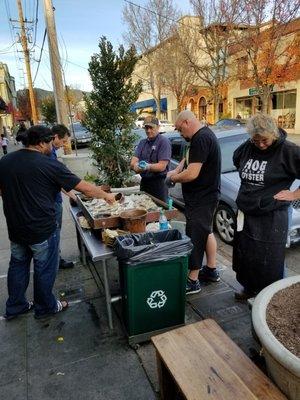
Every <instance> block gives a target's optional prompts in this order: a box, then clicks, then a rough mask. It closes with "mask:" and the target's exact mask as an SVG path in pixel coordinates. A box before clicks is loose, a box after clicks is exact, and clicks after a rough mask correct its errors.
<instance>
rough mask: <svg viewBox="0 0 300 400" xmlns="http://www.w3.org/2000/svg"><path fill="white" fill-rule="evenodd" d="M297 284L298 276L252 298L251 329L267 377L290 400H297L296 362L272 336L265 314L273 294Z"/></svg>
mask: <svg viewBox="0 0 300 400" xmlns="http://www.w3.org/2000/svg"><path fill="white" fill-rule="evenodd" d="M297 282H300V275H297V276H293V277H290V278H285V279H282V280H280V281H278V282H275V283H273V284H272V285H270V286H268V287H266V288H265V289H264V290H262V291H261V292H260V293H259V295H258V296H257V297H256V299H255V301H254V304H253V308H252V321H253V327H254V330H255V332H256V335H257V336H258V338H259V340H260V342H261V345H262V347H263V354H264V356H265V359H266V363H267V369H268V372H269V375H270V377H271V378H272V379H273V381H274V382H275V383H276V384H277V386H278V387H279V388H280V389H281V390H282V392H283V393H284V394H285V395H286V396H287V397H288V399H290V400H298V399H300V359H299V358H298V357H296V356H295V355H294V354H293V353H291V352H290V351H289V350H288V349H286V348H285V347H284V346H283V345H282V344H281V343H280V342H279V341H278V340H277V339H276V337H275V336H274V335H273V333H272V332H271V330H270V329H269V327H268V325H267V322H266V310H267V306H268V304H269V302H270V301H271V299H272V297H273V296H274V294H275V293H277V292H278V291H279V290H282V289H285V288H287V287H289V286H291V285H293V284H294V283H297ZM295 301H297V299H295ZM298 301H299V299H298Z"/></svg>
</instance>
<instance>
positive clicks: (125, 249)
mask: <svg viewBox="0 0 300 400" xmlns="http://www.w3.org/2000/svg"><path fill="white" fill-rule="evenodd" d="M192 248H193V245H192V242H191V239H190V238H189V237H187V236H185V235H182V234H181V233H180V232H179V231H178V230H177V229H169V230H165V231H159V232H147V233H136V234H131V235H126V236H118V237H117V238H116V241H115V244H114V254H115V256H116V257H117V258H118V260H119V261H123V262H126V263H127V264H131V265H133V264H140V263H142V262H147V263H152V262H157V261H169V260H172V259H175V258H178V257H182V256H186V255H189V254H190V253H191V251H192Z"/></svg>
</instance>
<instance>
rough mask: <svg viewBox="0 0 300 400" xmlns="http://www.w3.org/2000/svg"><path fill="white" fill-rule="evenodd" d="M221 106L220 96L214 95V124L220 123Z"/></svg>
mask: <svg viewBox="0 0 300 400" xmlns="http://www.w3.org/2000/svg"><path fill="white" fill-rule="evenodd" d="M219 104H220V98H219V95H218V94H217V93H216V94H215V95H214V123H216V122H217V121H219Z"/></svg>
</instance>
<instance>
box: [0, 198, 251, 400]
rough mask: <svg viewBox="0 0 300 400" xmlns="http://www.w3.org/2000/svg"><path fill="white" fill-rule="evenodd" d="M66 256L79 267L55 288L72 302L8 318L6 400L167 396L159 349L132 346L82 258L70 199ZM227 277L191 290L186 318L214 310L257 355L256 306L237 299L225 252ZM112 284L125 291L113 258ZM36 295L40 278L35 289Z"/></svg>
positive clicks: (4, 251) (0, 235) (0, 333)
mask: <svg viewBox="0 0 300 400" xmlns="http://www.w3.org/2000/svg"><path fill="white" fill-rule="evenodd" d="M0 218H1V221H2V224H1V230H0V254H1V258H0V284H1V295H0V301H1V314H3V313H4V310H5V300H6V297H7V291H6V273H7V268H8V260H9V254H10V253H9V241H8V239H7V232H6V226H5V223H4V221H5V220H4V216H3V214H2V207H1V214H0ZM61 248H62V255H63V256H64V258H67V259H74V260H75V261H76V266H75V268H74V269H73V270H65V271H59V273H58V277H57V281H56V285H55V290H56V292H57V294H58V295H60V296H64V297H65V298H67V299H68V300H70V302H71V304H70V308H69V310H67V311H66V312H64V313H61V314H58V315H56V316H54V317H52V318H49V319H46V320H43V321H36V320H35V319H34V318H33V315H32V314H28V315H25V316H22V317H19V318H18V319H16V320H13V321H10V322H7V321H5V320H4V319H3V318H1V320H0V343H1V344H0V349H1V351H0V354H1V358H0V391H1V395H0V398H1V399H3V400H4V399H5V400H6V399H9V400H12V399H16V400H24V399H26V400H27V399H30V400H40V399H43V400H50V399H51V400H56V399H57V400H61V399H66V400H69V399H74V400H96V399H97V400H102V399H103V400H117V399H118V400H120V399H124V400H127V399H128V400H141V399H145V400H151V399H158V398H159V394H158V391H159V387H158V378H157V373H156V361H155V352H154V349H153V346H152V344H151V343H150V342H148V343H144V344H142V345H139V346H137V349H132V348H131V347H130V346H129V345H128V344H127V339H126V335H125V332H124V331H123V329H122V324H121V320H120V304H115V305H114V315H113V317H114V330H113V331H110V330H109V328H108V323H107V317H106V309H105V300H104V292H103V290H102V289H100V290H99V288H98V287H97V285H96V284H95V281H94V279H93V277H92V275H91V272H90V271H89V269H88V268H87V267H83V266H82V265H81V264H80V262H79V254H78V249H77V243H76V237H75V228H74V225H73V222H72V220H71V218H70V215H69V212H68V209H67V205H66V204H64V217H63V233H62V246H61ZM219 263H220V265H221V266H222V281H221V282H219V283H217V284H212V285H208V286H206V287H204V288H203V289H202V291H201V292H200V293H199V294H197V295H194V296H189V298H188V302H187V305H186V323H193V322H196V321H199V320H201V319H203V318H207V317H212V318H214V319H216V320H217V321H218V323H219V324H220V325H221V326H222V327H223V329H225V331H227V333H228V334H229V335H230V336H231V337H232V339H233V340H235V341H236V342H237V343H238V345H240V346H241V348H242V349H243V350H244V351H245V352H246V353H247V354H248V355H250V356H252V355H257V350H258V349H257V345H256V343H255V342H254V340H253V339H252V336H251V324H250V311H249V309H248V307H247V305H245V304H240V303H235V302H234V300H233V292H232V288H233V287H234V286H236V285H238V284H237V283H236V282H235V281H234V276H233V273H232V271H231V269H230V268H228V267H229V265H230V262H229V261H228V260H226V259H224V258H222V257H219ZM109 275H110V284H111V287H112V288H113V289H112V290H117V289H118V286H119V283H118V269H117V265H116V262H112V263H110V270H109ZM28 298H29V299H30V298H32V282H31V284H30V287H29V289H28Z"/></svg>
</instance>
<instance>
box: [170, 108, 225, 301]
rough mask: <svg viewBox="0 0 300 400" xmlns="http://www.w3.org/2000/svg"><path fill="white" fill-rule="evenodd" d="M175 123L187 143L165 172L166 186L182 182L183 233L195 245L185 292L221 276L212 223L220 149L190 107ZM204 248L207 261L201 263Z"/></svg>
mask: <svg viewBox="0 0 300 400" xmlns="http://www.w3.org/2000/svg"><path fill="white" fill-rule="evenodd" d="M175 127H176V129H177V130H178V132H180V134H181V136H182V137H183V138H184V139H185V140H186V141H187V142H189V143H190V146H189V147H188V148H187V152H186V156H185V158H184V159H183V160H182V161H181V162H180V164H179V165H178V167H177V168H176V169H175V170H173V171H171V172H169V173H168V177H167V180H166V183H167V185H169V186H171V185H174V184H175V183H177V182H180V183H182V192H183V198H184V202H185V215H186V234H187V235H188V236H189V237H190V238H191V240H192V243H193V245H194V248H193V251H192V254H191V257H190V260H189V270H190V272H189V276H188V280H187V288H186V292H187V294H191V293H197V292H199V291H200V290H201V287H200V282H199V279H200V280H203V281H212V282H217V281H219V280H220V277H219V274H218V272H217V270H216V253H217V244H216V239H215V237H214V234H213V231H212V225H213V215H214V212H215V209H216V207H217V204H218V200H219V195H220V176H221V153H220V148H219V144H218V141H217V138H216V136H215V134H214V133H213V132H212V131H211V130H210V129H209V128H208V127H207V126H205V125H203V124H202V123H201V122H199V121H198V120H197V119H196V117H195V115H194V114H193V113H192V112H191V111H189V110H185V111H182V112H181V113H180V114H179V115H178V117H177V120H176V122H175ZM204 252H206V264H207V265H204V266H203V267H202V261H203V256H204ZM199 270H200V271H199Z"/></svg>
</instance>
